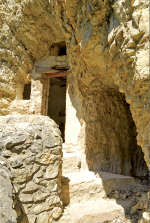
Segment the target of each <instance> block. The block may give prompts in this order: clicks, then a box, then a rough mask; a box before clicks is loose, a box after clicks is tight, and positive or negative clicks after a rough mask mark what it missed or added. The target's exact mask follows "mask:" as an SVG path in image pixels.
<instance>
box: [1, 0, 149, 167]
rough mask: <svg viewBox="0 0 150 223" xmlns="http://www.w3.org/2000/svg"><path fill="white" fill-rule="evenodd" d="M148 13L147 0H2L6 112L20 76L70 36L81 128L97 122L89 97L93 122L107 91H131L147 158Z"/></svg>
mask: <svg viewBox="0 0 150 223" xmlns="http://www.w3.org/2000/svg"><path fill="white" fill-rule="evenodd" d="M148 16H149V2H148V1H147V0H146V1H145V0H131V1H129V0H122V1H120V0H114V1H113V0H88V1H87V0H83V1H80V0H66V1H64V0H55V1H54V0H51V1H49V0H43V1H42V0H38V1H35V0H23V1H15V0H11V1H10V0H4V1H2V2H1V15H0V27H1V32H0V43H1V51H0V58H1V62H0V63H1V64H0V114H1V115H7V114H9V112H10V110H9V104H10V103H11V101H12V100H15V98H16V88H17V87H16V86H17V84H18V82H19V83H22V84H25V83H29V82H30V79H31V71H32V69H33V64H34V62H35V61H37V60H39V59H41V58H43V57H44V56H46V55H51V51H52V49H51V46H52V44H53V43H58V42H61V41H66V44H67V55H68V57H69V60H70V66H71V71H72V72H73V74H74V77H75V80H76V83H77V91H78V95H79V98H80V101H81V106H82V114H81V119H80V122H81V126H82V127H81V129H83V128H84V125H86V124H87V123H89V122H91V118H90V116H89V113H90V107H89V102H90V101H91V103H92V104H93V105H92V106H93V107H92V109H93V110H95V117H94V119H93V120H92V122H95V121H98V120H99V118H98V114H99V109H101V108H102V107H103V106H104V105H103V101H102V99H101V95H103V94H105V96H104V97H103V98H105V99H104V100H106V101H109V97H110V96H109V95H111V97H112V98H114V100H116V101H118V100H120V99H119V98H120V97H122V95H123V94H125V101H126V102H127V103H128V104H129V105H130V110H131V114H132V117H133V120H134V122H135V124H136V128H137V132H138V135H137V142H138V145H140V146H141V148H142V151H143V152H144V157H145V161H146V163H147V166H148V163H149V136H148V132H149V111H148V108H149V104H148V103H149V102H148V101H149V100H148V99H149V76H148V75H149V70H148V67H149V56H148V52H149V51H148V48H149V39H148V38H149V26H148V24H149V22H148ZM120 92H121V93H120ZM93 95H94V99H95V98H97V99H98V101H97V102H96V101H95V102H93V99H92V97H93ZM116 95H117V96H116ZM115 97H116V99H115ZM123 97H124V96H123ZM108 103H109V102H108Z"/></svg>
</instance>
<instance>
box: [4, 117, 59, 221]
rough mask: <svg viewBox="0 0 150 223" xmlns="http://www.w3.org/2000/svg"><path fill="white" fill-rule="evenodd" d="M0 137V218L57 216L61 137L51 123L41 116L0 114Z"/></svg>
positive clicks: (19, 218)
mask: <svg viewBox="0 0 150 223" xmlns="http://www.w3.org/2000/svg"><path fill="white" fill-rule="evenodd" d="M0 138H1V149H0V161H1V164H2V165H3V166H4V165H5V167H3V168H4V169H0V171H1V172H0V173H1V174H0V180H1V183H2V185H0V192H1V196H2V198H3V196H4V199H3V203H2V202H1V203H0V204H1V206H2V208H1V212H2V213H1V215H2V216H0V221H2V222H9V221H11V222H16V221H15V218H17V222H22V223H23V222H26V223H27V222H32V223H34V222H39V223H41V222H42V221H43V222H52V221H53V219H58V218H59V217H60V216H61V213H62V205H61V201H60V190H61V171H62V159H61V157H62V152H61V149H62V147H61V145H62V139H61V136H60V131H59V129H58V127H57V125H56V124H55V122H54V121H52V120H51V119H50V118H48V117H44V116H5V117H1V123H0ZM8 169H9V171H10V172H8ZM3 178H4V179H3ZM10 179H11V180H10ZM11 184H12V185H11ZM12 186H13V202H12ZM2 193H3V194H2ZM7 196H8V198H7ZM5 197H6V198H5ZM12 203H13V207H14V210H13V209H12ZM15 211H16V213H17V216H16V215H15V214H14V213H15ZM3 218H4V219H6V221H5V220H4V221H3ZM7 219H8V221H7Z"/></svg>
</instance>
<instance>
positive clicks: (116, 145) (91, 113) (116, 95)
mask: <svg viewBox="0 0 150 223" xmlns="http://www.w3.org/2000/svg"><path fill="white" fill-rule="evenodd" d="M91 94H93V95H90V92H87V96H86V99H87V102H85V104H84V109H85V114H87V115H86V132H85V137H86V139H85V144H86V149H85V153H86V162H87V165H88V168H89V170H91V171H96V172H97V171H105V172H110V173H114V174H121V175H126V176H133V177H139V178H141V177H143V178H144V177H145V178H146V177H147V176H148V168H147V165H146V162H145V160H144V153H143V151H142V148H141V147H140V146H139V145H138V144H137V138H136V137H137V129H136V125H135V122H134V120H133V118H132V114H131V111H130V105H129V104H128V103H127V102H126V99H125V95H124V94H123V93H120V92H117V91H114V90H111V89H110V90H109V91H107V92H106V91H101V92H99V93H98V92H96V93H95V92H91ZM93 108H94V109H93Z"/></svg>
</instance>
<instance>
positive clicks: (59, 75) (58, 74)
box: [45, 71, 67, 78]
mask: <svg viewBox="0 0 150 223" xmlns="http://www.w3.org/2000/svg"><path fill="white" fill-rule="evenodd" d="M45 75H46V76H47V77H50V78H51V77H63V76H66V75H67V71H64V72H59V73H46V74H45Z"/></svg>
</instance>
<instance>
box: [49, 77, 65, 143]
mask: <svg viewBox="0 0 150 223" xmlns="http://www.w3.org/2000/svg"><path fill="white" fill-rule="evenodd" d="M65 110H66V76H64V77H55V78H50V87H49V101H48V116H49V117H50V118H51V119H53V120H54V121H55V122H56V124H58V126H59V129H60V131H61V134H62V138H63V141H64V140H65V116H66V114H65Z"/></svg>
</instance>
